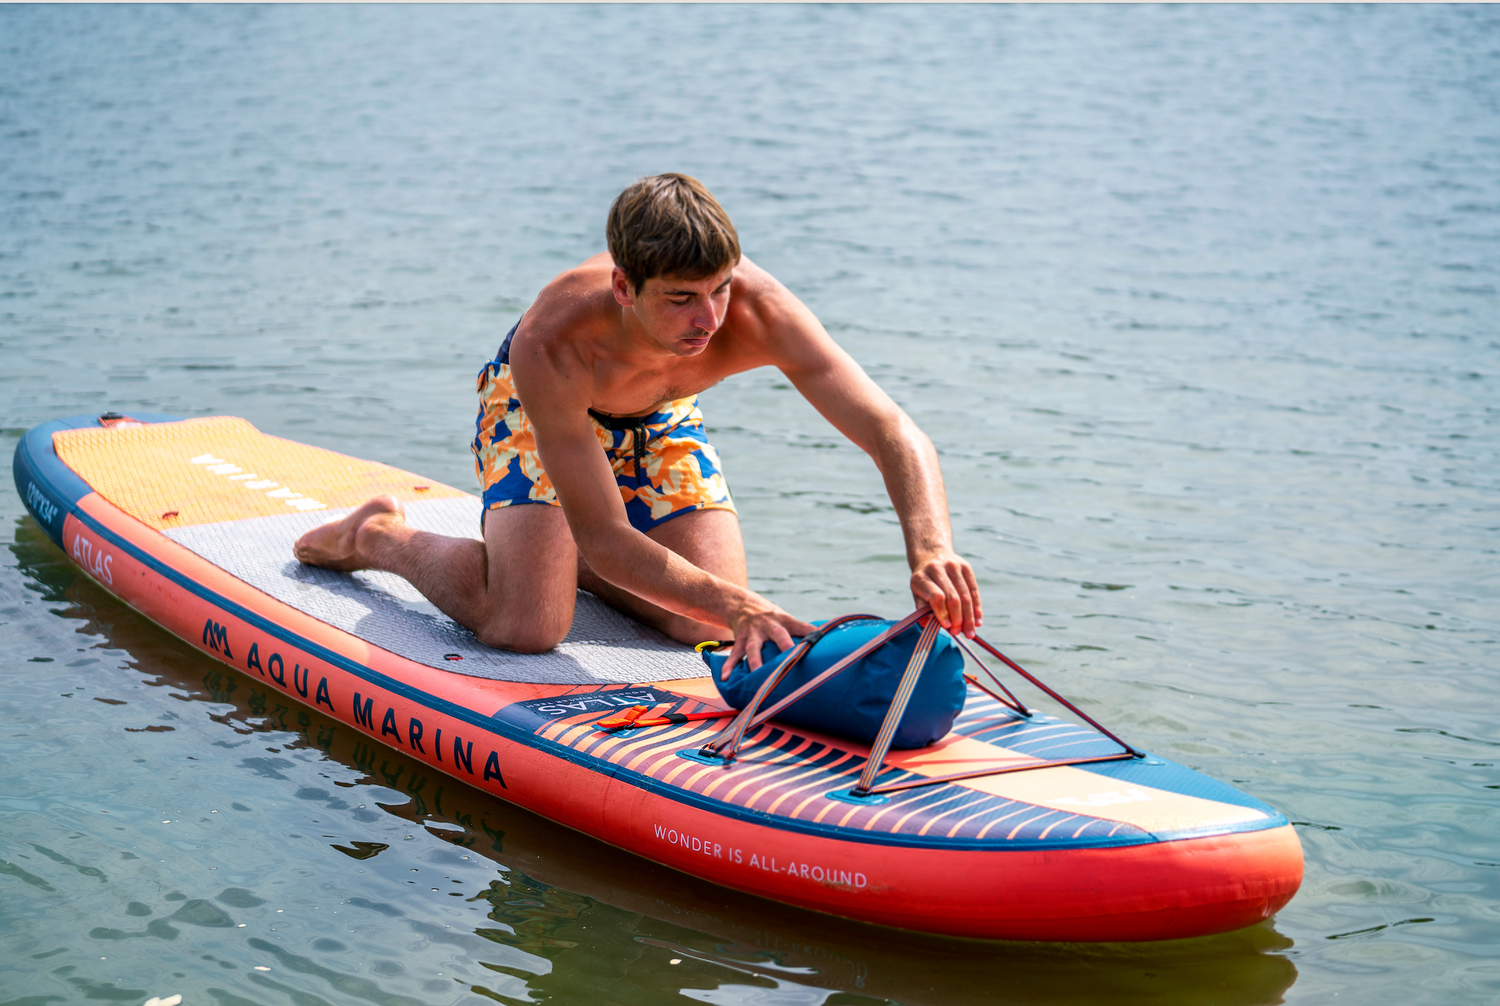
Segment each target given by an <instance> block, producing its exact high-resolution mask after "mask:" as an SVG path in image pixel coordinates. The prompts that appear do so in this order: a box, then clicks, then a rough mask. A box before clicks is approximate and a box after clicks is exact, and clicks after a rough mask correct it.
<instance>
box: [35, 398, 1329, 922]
mask: <svg viewBox="0 0 1500 1006" xmlns="http://www.w3.org/2000/svg"><path fill="white" fill-rule="evenodd" d="M14 466H15V477H16V486H17V488H18V490H19V491H20V493H21V496H22V498H23V499H24V500H25V502H26V506H27V507H28V509H29V510H30V511H31V513H32V515H33V516H34V517H35V519H36V520H37V522H38V523H39V524H40V525H41V526H42V527H43V528H44V529H45V530H46V532H47V534H48V535H49V536H50V537H51V538H52V539H53V540H54V541H55V542H57V544H58V545H59V546H61V547H62V548H63V550H64V551H65V552H66V553H67V554H68V555H69V556H70V557H71V558H72V559H73V560H74V561H75V562H76V563H78V565H79V566H80V567H82V568H83V569H84V571H85V572H87V573H88V574H89V575H90V576H91V577H93V579H94V580H96V581H97V582H98V583H99V584H100V585H101V586H102V587H103V588H104V589H106V590H108V591H110V592H111V593H113V594H115V595H116V596H118V597H119V598H120V599H121V600H123V601H124V602H126V603H127V604H129V605H130V606H131V607H133V608H135V609H136V610H138V611H140V612H141V613H142V614H144V615H146V616H147V617H148V618H150V619H152V620H153V621H155V622H157V623H159V624H160V625H162V626H164V627H165V628H167V629H168V630H169V631H171V632H173V633H175V634H176V635H178V636H180V637H181V638H183V639H185V640H187V641H188V642H190V643H192V644H193V645H195V646H197V647H199V648H200V649H202V650H203V651H204V652H205V653H207V654H209V655H210V656H213V657H215V658H216V659H218V660H221V661H223V662H224V663H226V664H229V665H230V666H231V667H234V668H236V669H238V670H239V671H241V672H242V673H245V674H248V675H251V676H253V677H256V678H258V679H260V680H262V681H264V682H266V683H268V684H269V685H270V686H272V687H275V688H277V689H279V690H281V691H283V692H284V693H286V694H287V695H288V696H289V697H291V698H293V699H295V700H296V701H299V702H302V703H304V704H306V705H308V706H310V707H312V708H314V709H317V710H319V711H320V712H322V713H324V714H326V715H329V716H332V717H334V718H337V719H339V720H341V721H343V722H345V723H347V724H349V725H350V726H351V727H353V728H355V729H356V730H359V731H361V732H363V733H365V734H368V735H369V736H370V737H371V738H373V739H375V740H378V741H380V742H382V743H384V744H387V745H390V746H391V747H394V748H397V749H399V750H401V751H402V752H404V753H406V754H408V755H410V756H412V757H414V758H418V759H421V760H422V761H424V762H426V763H427V764H428V765H430V766H432V767H434V768H436V769H438V770H440V771H443V772H447V773H448V774H450V775H453V776H455V777H457V778H458V779H461V780H463V781H465V782H468V783H471V784H472V785H474V786H476V787H479V788H480V789H483V790H485V791H487V792H490V793H492V794H494V795H496V796H499V797H501V798H503V799H505V800H509V801H511V802H514V803H517V804H520V805H521V806H524V807H527V808H529V809H531V810H533V811H536V812H537V813H540V814H542V815H544V816H546V817H548V818H551V819H552V820H555V821H558V822H560V823H563V824H566V825H568V826H570V827H573V828H576V829H578V830H579V831H582V832H585V833H587V834H590V835H593V836H595V837H597V838H600V839H602V840H603V841H606V842H609V843H611V844H613V845H616V846H619V847H621V848H624V849H627V850H629V851H631V852H634V853H637V854H639V855H641V856H645V857H646V858H648V859H651V860H655V861H657V862H659V863H663V864H665V865H667V866H671V867H674V868H676V869H679V870H682V871H684V872H687V873H689V874H693V875H695V876H699V877H702V878H705V879H707V880H711V881H714V882H715V883H719V884H723V885H726V886H728V887H733V888H736V889H739V890H743V891H748V892H751V893H754V894H759V895H762V896H765V897H768V898H772V899H775V900H778V901H783V902H788V903H791V904H796V905H801V906H803V907H806V908H811V909H814V910H817V911H823V912H829V913H832V914H835V915H841V916H845V917H848V918H852V919H859V920H864V921H868V922H874V923H880V924H883V925H889V926H897V927H901V928H907V929H916V930H923V931H927V932H935V933H949V934H954V935H960V936H972V937H985V938H1001V939H1026V940H1153V939H1168V938H1175V937H1184V936H1195V935H1203V934H1208V933H1215V932H1223V931H1227V930H1231V929H1236V928H1239V927H1242V926H1246V925H1250V924H1252V923H1255V922H1258V921H1260V920H1262V919H1265V918H1268V917H1269V916H1270V915H1272V914H1273V913H1274V912H1276V911H1277V910H1278V909H1280V908H1281V907H1282V906H1283V905H1285V904H1286V903H1287V901H1289V900H1290V899H1291V897H1292V895H1293V894H1294V893H1295V892H1296V890H1297V887H1298V885H1299V884H1300V883H1301V879H1302V850H1301V846H1300V844H1299V842H1298V840H1297V837H1296V835H1295V833H1294V831H1293V829H1292V827H1291V825H1290V824H1289V822H1288V821H1287V819H1286V818H1285V817H1283V816H1282V815H1281V814H1279V813H1278V812H1277V811H1275V810H1274V809H1272V808H1271V807H1269V806H1267V805H1265V804H1263V803H1261V802H1260V801H1258V800H1255V799H1254V798H1252V797H1249V796H1247V795H1245V794H1244V793H1241V792H1239V791H1238V790H1235V789H1233V788H1232V787H1230V786H1227V785H1225V784H1223V783H1220V782H1217V781H1215V780H1213V779H1210V778H1208V777H1206V776H1203V775H1200V774H1198V773H1196V772H1193V771H1191V770H1190V769H1187V768H1185V767H1183V766H1180V765H1176V764H1173V763H1171V762H1168V761H1165V760H1163V759H1160V758H1156V757H1150V756H1148V757H1137V758H1126V759H1123V760H1115V761H1105V762H1099V763H1094V764H1082V765H1080V764H1072V765H1064V766H1052V767H1042V768H1036V769H1034V770H1030V771H1016V769H1017V767H1018V766H1020V765H1022V764H1023V763H1028V762H1029V763H1038V764H1040V763H1042V762H1049V763H1050V762H1053V761H1057V760H1064V759H1068V760H1074V759H1079V758H1088V757H1093V756H1104V755H1114V754H1116V753H1117V752H1118V750H1119V748H1118V747H1117V746H1116V744H1115V742H1113V741H1111V740H1110V739H1108V738H1107V737H1105V736H1103V735H1101V734H1100V733H1098V732H1096V731H1095V730H1092V729H1088V728H1085V727H1082V726H1078V725H1075V724H1073V723H1069V722H1067V721H1064V720H1060V719H1057V718H1053V717H1049V716H1044V715H1041V714H1032V715H1022V714H1020V713H1017V712H1016V711H1014V710H1012V709H1010V708H1008V707H1007V706H1006V705H1004V704H1002V703H1001V702H999V701H996V700H995V699H994V698H991V697H990V695H988V694H986V693H984V692H981V691H979V690H977V689H972V688H971V689H970V692H969V696H968V700H967V703H966V705H965V707H964V710H963V713H962V714H961V715H960V717H959V718H958V720H957V722H956V723H955V724H954V728H953V731H952V732H951V733H950V734H949V735H948V736H947V737H945V738H943V739H942V740H940V741H938V742H937V743H935V744H933V745H931V746H929V747H926V748H921V749H917V750H910V751H896V752H892V753H891V754H889V755H888V756H887V757H886V759H885V763H884V764H885V768H884V769H883V770H882V772H881V774H880V777H879V778H880V780H881V783H882V787H885V789H884V790H883V791H884V792H887V793H888V795H885V796H875V797H871V798H869V799H862V800H851V799H849V797H848V794H849V792H850V787H851V784H852V783H853V782H854V781H855V780H856V779H858V778H859V776H860V775H861V771H862V770H863V769H864V767H865V762H866V760H867V756H868V754H869V749H868V748H865V747H863V746H861V745H859V744H857V743H854V742H851V741H846V740H840V739H838V738H835V737H830V736H824V735H820V734H817V733H815V732H812V731H808V730H803V729H792V728H788V727H785V726H782V725H779V724H778V723H777V722H776V721H774V720H773V721H771V722H768V723H765V724H763V725H761V726H759V727H756V728H753V729H752V730H751V731H750V732H749V733H747V735H746V738H745V743H744V745H743V747H742V748H741V753H740V755H739V757H738V758H737V759H736V760H734V761H733V762H730V763H728V764H713V763H706V762H705V761H704V759H703V758H702V757H701V754H700V749H702V748H703V746H704V745H705V744H706V743H707V742H708V741H710V740H712V739H713V738H714V737H715V736H716V735H717V734H718V733H719V732H720V730H721V729H722V728H723V725H724V724H725V723H726V722H728V721H727V720H724V719H719V720H712V719H710V720H688V721H685V722H670V723H666V724H663V725H660V726H655V727H642V728H635V729H626V730H618V731H614V732H610V731H607V730H604V729H601V728H600V727H599V726H598V725H597V724H599V723H600V722H601V721H604V720H607V719H610V718H616V717H618V715H619V714H620V713H621V712H622V711H623V710H627V709H630V708H632V707H635V706H646V707H648V708H649V709H651V710H653V713H652V715H653V716H654V715H656V713H659V712H668V711H672V712H678V713H685V714H691V713H700V712H709V711H713V710H719V709H722V708H723V704H722V702H721V700H720V699H719V696H718V692H717V690H716V689H715V687H714V685H713V682H712V681H710V680H708V679H707V678H706V677H705V676H704V671H705V668H704V665H703V662H702V661H701V660H700V659H699V658H698V656H697V655H696V654H695V653H694V652H693V650H692V649H691V648H690V647H686V646H682V645H680V644H678V643H675V642H673V641H671V640H669V639H667V638H666V637H664V636H662V635H660V634H658V633H656V632H654V631H652V630H650V629H648V628H645V627H644V626H641V625H640V624H638V623H636V622H634V621H632V620H631V619H629V618H627V617H625V616H624V615H621V614H619V613H618V612H615V611H613V610H612V609H610V608H608V607H606V606H605V605H603V604H602V603H601V602H599V601H598V600H597V599H595V598H594V597H592V596H591V595H589V594H586V593H582V592H580V594H579V597H578V607H577V614H576V616H575V619H574V624H573V627H572V630H571V631H570V632H569V634H568V636H567V638H566V639H564V640H563V642H562V643H561V644H559V645H558V646H557V647H556V648H555V649H553V650H551V651H549V652H547V653H543V654H536V655H521V654H514V653H507V652H504V651H500V650H493V649H490V648H488V647H485V646H483V645H482V644H480V643H479V642H478V641H477V640H475V639H474V637H473V636H472V635H471V634H470V633H468V632H467V631H466V630H464V629H462V628H460V627H459V626H457V625H455V624H454V623H453V622H452V621H450V620H449V619H448V618H446V617H445V616H443V615H442V614H441V613H440V612H438V611H437V610H436V609H435V608H433V607H432V606H431V605H430V604H428V602H427V601H425V600H424V599H423V598H422V597H421V595H420V594H418V593H417V592H416V591H415V590H414V589H413V588H412V587H411V586H410V585H409V584H407V583H406V582H405V581H404V580H401V579H400V578H398V577H394V576H391V575H389V574H384V573H376V572H362V573H354V574H342V573H334V572H331V571H328V570H323V569H317V568H313V567H309V566H304V565H301V564H300V563H298V562H297V561H296V560H295V559H294V558H293V556H292V543H293V542H295V541H296V539H297V538H298V537H299V536H301V535H302V534H303V533H304V532H306V531H307V530H309V529H310V528H313V527H315V526H317V525H318V524H321V523H324V522H326V521H328V520H331V519H333V518H335V517H337V516H338V515H340V514H341V513H344V512H347V510H348V509H350V508H352V507H354V506H356V505H358V504H360V503H362V502H364V501H365V500H366V499H368V498H369V497H370V496H372V495H376V494H378V493H390V494H391V495H394V496H396V497H397V498H398V499H400V500H402V502H403V503H404V504H405V507H406V513H407V521H408V523H409V524H411V525H412V526H414V527H418V528H422V529H426V530H430V531H435V532H438V533H441V534H447V535H452V536H456V537H459V536H461V537H471V538H478V537H479V514H480V501H479V500H478V498H476V497H474V496H472V495H470V494H468V493H465V492H462V491H460V490H457V489H453V488H450V487H448V486H445V485H441V484H439V483H436V482H432V481H431V480H428V479H423V478H421V477H420V476H416V475H413V474H411V473H409V472H404V471H401V470H400V469H397V468H392V467H390V466H387V465H382V464H378V463H375V462H369V461H362V460H359V459H357V458H352V457H348V456H346V455H342V454H337V453H335V452H333V451H328V450H323V449H321V448H317V447H310V446H307V445H304V444H299V443H296V442H293V441H289V440H283V439H280V438H278V437H271V436H267V435H265V434H263V433H261V432H260V431H258V430H256V429H255V428H254V427H253V426H251V425H250V424H249V423H248V422H246V421H244V420H242V419H235V418H231V417H215V418H206V419H181V420H180V419H177V418H176V417H172V416H160V415H152V414H146V413H136V414H135V415H134V417H117V416H115V415H114V414H106V415H105V416H103V417H96V416H84V417H72V418H69V419H62V420H56V421H54V422H51V423H47V424H44V425H42V426H39V427H37V428H36V429H33V430H31V431H30V432H29V433H27V434H26V435H25V437H23V438H22V440H21V442H20V444H19V445H18V446H17V448H16V454H15V462H14ZM980 772H994V773H996V774H975V773H980ZM955 775H957V776H964V778H958V779H953V778H952V777H953V776H955ZM939 778H941V779H943V780H945V781H936V780H938V779H939ZM902 785H908V786H909V787H910V788H904V789H902V788H899V787H900V786H902ZM890 787H898V788H894V789H891V788H890Z"/></svg>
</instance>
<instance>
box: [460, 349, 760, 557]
mask: <svg viewBox="0 0 1500 1006" xmlns="http://www.w3.org/2000/svg"><path fill="white" fill-rule="evenodd" d="M516 324H517V327H519V325H520V322H517V323H516ZM515 334H516V330H515V328H512V329H511V330H510V333H509V334H508V335H506V337H505V342H504V343H502V344H501V346H500V352H499V353H497V354H496V356H495V359H493V360H491V361H490V362H489V363H486V364H485V365H484V368H483V369H482V370H480V371H479V379H478V382H477V385H478V387H477V390H478V392H479V416H478V418H477V419H476V420H475V422H474V425H475V430H476V432H475V435H474V442H473V444H471V445H470V446H471V449H472V450H473V451H474V468H475V471H476V472H478V474H479V484H480V485H481V486H483V487H484V496H483V498H484V512H485V513H488V512H489V511H491V510H498V509H499V508H500V507H507V506H515V505H517V504H522V503H545V504H548V505H550V506H560V505H561V504H560V503H559V502H558V500H557V493H556V492H555V491H554V490H553V488H552V480H551V479H550V478H548V477H547V473H546V472H545V471H543V470H542V462H541V458H540V457H539V456H538V455H537V451H536V436H535V434H534V433H533V431H532V427H531V422H530V420H528V419H527V418H526V413H525V412H524V411H523V410H522V409H521V402H520V400H519V399H517V398H516V389H515V384H514V383H513V382H512V381H511V376H510V340H511V339H512V338H513V337H514V336H515ZM589 418H590V419H591V420H592V423H593V427H594V435H595V436H597V437H598V438H599V446H600V447H601V448H602V449H603V450H604V453H605V455H606V456H607V457H608V458H609V462H610V467H611V468H612V469H613V470H614V473H615V484H616V485H617V486H618V487H619V490H620V499H621V500H622V501H623V502H624V504H625V515H626V517H627V518H628V519H629V520H630V524H631V526H632V527H634V528H635V529H636V530H638V531H641V532H643V533H644V532H646V531H650V530H651V529H652V528H654V527H658V526H659V525H661V524H664V523H665V522H667V521H669V520H671V519H672V518H673V517H680V516H682V515H683V514H685V513H692V512H693V511H694V510H729V511H731V512H733V511H734V501H733V500H732V499H730V496H729V484H728V483H727V482H725V481H724V472H723V470H722V469H721V468H720V464H719V452H718V451H717V450H715V449H714V446H713V444H710V443H709V442H708V435H707V434H706V433H705V432H704V430H703V413H702V412H701V411H699V409H698V399H697V398H696V397H693V398H680V399H678V400H677V401H674V402H669V403H667V404H666V406H665V407H664V408H662V409H660V410H659V411H656V412H653V413H651V414H650V415H645V416H606V415H604V414H603V413H600V412H595V411H593V410H592V409H590V410H589Z"/></svg>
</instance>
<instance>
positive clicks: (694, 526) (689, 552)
mask: <svg viewBox="0 0 1500 1006" xmlns="http://www.w3.org/2000/svg"><path fill="white" fill-rule="evenodd" d="M646 537H648V538H650V539H652V540H653V541H655V542H657V543H658V544H661V545H664V546H666V547H667V548H669V549H671V550H672V551H673V552H676V553H677V554H678V555H680V556H682V557H683V558H684V559H686V560H687V561H688V562H690V563H692V564H693V565H694V566H697V567H698V568H699V569H703V570H707V571H708V572H710V573H712V574H714V575H715V576H717V577H721V578H722V579H725V580H728V581H729V582H731V583H734V584H738V585H739V586H741V587H744V586H748V582H747V579H746V574H745V543H744V540H743V539H742V538H741V537H740V521H739V518H738V517H736V516H735V514H734V511H733V510H694V511H692V512H691V513H685V514H683V515H682V516H681V517H674V518H672V519H671V520H669V521H667V522H666V523H665V524H659V525H657V526H656V527H655V528H653V529H652V530H650V531H648V532H646ZM578 586H580V587H582V588H583V589H584V590H587V591H588V592H589V593H591V594H595V595H597V596H598V597H600V598H602V599H603V600H605V601H606V602H608V603H609V604H610V605H611V606H612V607H615V608H618V609H620V610H621V611H623V612H625V613H626V614H628V615H632V616H634V617H635V618H637V619H639V620H640V621H642V622H645V623H646V624H647V625H650V626H652V627H653V628H655V629H658V630H660V631H661V632H664V633H666V634H667V635H669V636H671V637H672V638H673V639H675V640H677V641H678V642H682V643H690V644H697V643H701V642H703V641H704V640H706V639H728V638H729V637H730V635H731V633H730V631H729V627H728V626H724V625H708V624H704V623H703V622H697V621H694V620H693V619H691V618H688V617H687V616H686V615H678V614H675V613H673V612H670V611H667V610H666V609H665V608H659V607H657V606H656V605H654V604H652V603H651V602H649V601H646V600H643V599H641V598H639V597H636V596H635V595H634V594H629V593H626V592H625V591H623V590H621V589H620V588H619V587H616V586H615V585H614V584H612V583H609V582H607V581H605V580H603V579H601V578H600V576H599V574H597V573H595V572H594V571H593V570H592V569H590V568H589V567H588V564H587V563H585V562H584V561H583V558H582V556H579V558H578Z"/></svg>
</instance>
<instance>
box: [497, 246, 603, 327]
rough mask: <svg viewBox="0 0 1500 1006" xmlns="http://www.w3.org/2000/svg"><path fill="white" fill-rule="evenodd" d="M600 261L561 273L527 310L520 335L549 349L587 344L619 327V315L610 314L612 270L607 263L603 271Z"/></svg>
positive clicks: (587, 262) (582, 264)
mask: <svg viewBox="0 0 1500 1006" xmlns="http://www.w3.org/2000/svg"><path fill="white" fill-rule="evenodd" d="M597 258H598V256H595V258H594V259H589V260H587V261H585V262H583V263H581V264H580V265H577V266H574V267H573V268H572V269H568V270H566V271H565V272H562V273H559V274H558V275H557V277H556V278H554V279H553V280H552V282H550V283H548V284H547V285H546V286H544V287H543V288H542V289H541V292H539V293H538V294H537V296H536V300H534V301H532V303H531V306H530V307H529V308H527V309H526V314H525V316H524V317H523V318H522V319H521V324H520V328H519V329H518V331H517V335H518V336H520V337H522V338H524V340H525V341H526V342H528V343H531V344H533V345H546V346H549V347H550V346H556V345H562V344H566V343H576V342H578V341H580V340H583V341H587V340H588V339H590V338H591V337H597V336H600V335H604V334H606V333H607V332H608V331H609V329H610V326H611V325H617V324H618V317H617V312H614V311H611V310H610V308H611V306H613V305H614V296H613V295H612V294H611V293H610V270H611V269H612V268H613V266H612V265H611V264H609V263H608V262H607V261H606V263H605V264H604V265H603V266H602V267H601V266H600V265H599V264H598V263H597V262H596V259H597ZM606 259H607V256H606Z"/></svg>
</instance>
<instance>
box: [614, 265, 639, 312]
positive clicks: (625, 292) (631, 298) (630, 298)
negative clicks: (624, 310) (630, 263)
mask: <svg viewBox="0 0 1500 1006" xmlns="http://www.w3.org/2000/svg"><path fill="white" fill-rule="evenodd" d="M609 285H610V289H611V290H612V291H613V292H614V295H615V302H616V303H617V304H619V305H620V306H621V307H633V306H634V305H635V294H634V293H633V292H631V289H630V280H629V279H628V278H627V277H626V275H625V270H624V269H621V268H620V267H619V266H615V269H614V272H612V273H611V274H610V277H609Z"/></svg>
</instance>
